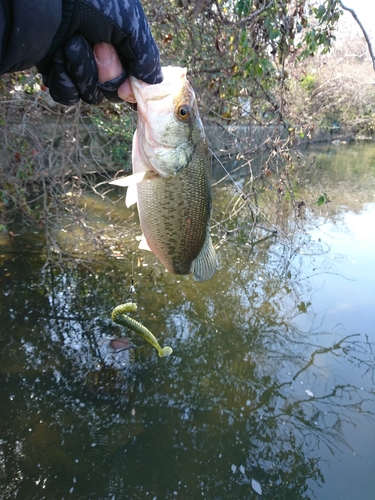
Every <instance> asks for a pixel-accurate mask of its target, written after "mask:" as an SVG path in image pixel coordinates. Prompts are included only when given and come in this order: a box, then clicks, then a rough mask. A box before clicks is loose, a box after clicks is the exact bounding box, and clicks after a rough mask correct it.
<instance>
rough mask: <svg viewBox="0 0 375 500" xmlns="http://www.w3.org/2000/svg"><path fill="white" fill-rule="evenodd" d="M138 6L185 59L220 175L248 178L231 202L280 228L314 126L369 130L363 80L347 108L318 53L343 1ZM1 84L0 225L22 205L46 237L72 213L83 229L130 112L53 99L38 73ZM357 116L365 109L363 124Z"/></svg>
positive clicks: (122, 142)
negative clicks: (87, 200)
mask: <svg viewBox="0 0 375 500" xmlns="http://www.w3.org/2000/svg"><path fill="white" fill-rule="evenodd" d="M143 5H144V7H145V10H146V13H147V16H148V19H149V21H150V24H151V28H152V31H153V34H154V37H155V39H156V41H157V43H158V45H159V47H160V51H161V58H162V64H163V65H168V64H173V65H181V66H186V67H187V68H188V74H189V77H190V79H191V81H192V83H193V86H194V88H195V89H196V91H197V96H198V100H199V107H200V110H201V114H202V116H203V119H204V121H205V127H206V131H207V136H208V139H209V142H210V146H211V149H212V150H213V153H214V155H215V156H214V158H215V161H214V166H213V168H214V169H215V168H216V167H217V166H218V165H219V164H220V166H219V169H220V171H221V174H222V175H219V177H225V175H224V174H223V170H222V167H224V168H227V169H228V170H229V171H233V170H234V171H235V172H236V174H235V175H240V176H242V177H244V178H245V180H244V182H243V186H242V188H241V192H240V196H239V195H238V194H237V199H236V200H235V201H234V205H235V206H238V205H240V206H241V207H242V208H241V210H242V212H241V213H242V219H241V220H242V222H243V223H245V224H247V223H249V220H250V223H251V224H253V225H256V224H258V223H263V224H264V223H266V224H267V225H269V226H272V227H275V226H277V224H278V214H279V213H280V210H282V205H285V204H289V206H291V207H292V209H293V210H295V213H296V214H297V215H298V216H299V215H300V214H301V207H302V206H303V204H304V201H303V200H299V199H298V168H299V166H298V158H299V157H300V156H299V154H298V147H299V144H300V141H301V140H302V139H303V140H309V139H310V138H311V134H312V132H313V130H314V128H316V126H320V127H326V128H327V129H329V130H331V129H332V128H334V127H336V124H341V123H342V122H343V121H345V120H347V121H350V120H351V121H352V122H355V123H356V126H357V130H361V131H362V130H364V128H366V130H367V132H368V133H371V131H372V130H373V128H374V123H373V121H374V120H373V118H372V117H373V106H372V103H371V102H373V101H370V100H368V99H367V98H365V96H367V95H368V92H367V90H366V92H365V93H364V94H363V96H364V97H363V99H360V98H359V94H358V93H357V95H356V98H355V99H354V98H349V99H347V96H349V95H350V88H351V86H350V84H348V85H347V90H348V94H343V95H345V99H346V101H345V102H346V106H343V104H342V103H343V99H342V98H340V97H339V96H338V94H339V92H340V91H342V85H341V82H342V80H341V81H340V82H336V87H335V80H334V79H331V80H330V84H329V85H327V84H326V83H325V80H324V75H323V73H324V71H323V70H324V64H323V62H322V61H323V59H322V57H329V55H327V53H328V52H329V51H330V50H331V48H332V45H333V42H334V41H335V37H336V33H335V29H336V26H337V23H338V21H339V20H340V16H341V13H342V11H341V9H340V4H339V1H338V0H322V1H320V2H315V3H313V2H310V1H309V0H296V1H295V0H293V1H292V0H173V1H170V0H144V1H143ZM322 54H323V55H322ZM324 54H326V55H324ZM313 61H317V63H314V62H313ZM331 84H332V85H331ZM352 89H353V91H354V87H353V86H352ZM327 90H328V91H327ZM0 94H1V100H2V103H1V106H0V123H1V125H2V130H3V134H2V141H1V143H0V149H1V154H2V162H3V165H5V166H6V168H3V169H2V171H1V173H0V229H1V230H5V229H6V230H10V228H11V222H12V220H13V219H14V215H15V213H17V214H18V216H21V222H22V224H28V223H33V224H35V223H36V224H37V225H38V226H40V227H41V228H43V229H44V230H45V231H46V234H48V235H51V234H53V229H54V228H56V227H59V223H57V221H58V220H61V218H62V217H66V215H67V214H69V216H70V217H71V218H72V220H75V221H77V223H78V224H82V231H83V233H85V234H88V227H87V217H86V215H85V214H86V211H87V209H86V207H85V206H81V205H80V194H81V192H82V191H83V190H84V189H86V188H87V187H90V188H91V189H94V190H96V187H95V186H96V184H97V183H98V182H100V181H106V180H108V179H109V178H110V177H111V176H112V173H111V172H114V171H118V170H124V171H128V170H129V168H130V165H129V151H130V148H131V137H132V134H133V130H134V126H135V117H136V115H135V113H132V112H130V111H129V109H127V108H126V107H125V106H119V105H116V104H110V103H108V102H106V103H104V104H102V105H101V107H100V108H99V107H90V106H86V105H82V104H81V105H80V106H75V107H71V108H65V107H63V106H60V105H57V104H56V103H54V102H53V101H52V100H51V98H50V97H49V95H48V91H47V89H45V87H44V86H43V85H42V83H41V81H40V79H39V77H38V75H36V74H35V73H34V72H32V71H31V72H24V73H19V74H15V75H11V76H8V77H7V78H6V79H3V80H1V81H0ZM332 95H334V96H335V98H336V96H337V99H332ZM349 104H350V105H349ZM358 116H363V117H365V119H364V120H363V122H362V123H361V124H359V123H358ZM293 152H294V153H295V154H293ZM98 177H99V178H98ZM219 185H220V183H219ZM103 189H104V191H103V193H104V194H102V193H101V195H103V196H104V195H105V193H106V191H105V188H103ZM318 195H319V194H318V193H317V196H318ZM286 202H287V203H286ZM265 207H268V209H267V211H265ZM232 208H233V207H231V206H230V204H229V205H228V210H227V212H226V213H224V214H217V215H216V221H217V224H218V225H217V227H219V228H220V227H224V226H225V224H226V222H225V223H224V221H227V219H228V214H231V212H232ZM249 217H250V219H249ZM59 218H60V219H59ZM229 219H230V216H229ZM228 222H229V225H228V227H227V229H228V228H229V229H230V228H231V223H230V220H229V221H228ZM232 229H233V228H232ZM224 232H225V231H224ZM48 237H50V236H48ZM95 238H96V236H95ZM47 239H48V238H47ZM52 240H53V241H56V240H55V239H54V238H53V237H52ZM99 240H100V238H99V239H98V241H99Z"/></svg>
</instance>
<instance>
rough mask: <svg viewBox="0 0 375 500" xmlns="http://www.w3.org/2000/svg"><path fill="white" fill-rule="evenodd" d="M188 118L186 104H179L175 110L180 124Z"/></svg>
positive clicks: (188, 108)
mask: <svg viewBox="0 0 375 500" xmlns="http://www.w3.org/2000/svg"><path fill="white" fill-rule="evenodd" d="M189 118H190V106H188V105H187V104H181V106H179V107H178V108H177V119H178V120H180V121H182V122H187V121H188V120H189Z"/></svg>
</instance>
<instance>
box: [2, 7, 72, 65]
mask: <svg viewBox="0 0 375 500" xmlns="http://www.w3.org/2000/svg"><path fill="white" fill-rule="evenodd" d="M63 14H64V12H63V8H62V0H0V74H3V73H10V72H12V71H21V70H23V69H27V68H31V67H32V66H35V65H36V63H38V62H39V61H40V60H41V59H43V57H44V56H45V55H46V54H47V53H48V51H49V50H50V48H51V45H52V41H53V39H54V37H55V35H56V34H57V32H58V30H59V28H60V27H61V24H62V20H63V17H64V15H63Z"/></svg>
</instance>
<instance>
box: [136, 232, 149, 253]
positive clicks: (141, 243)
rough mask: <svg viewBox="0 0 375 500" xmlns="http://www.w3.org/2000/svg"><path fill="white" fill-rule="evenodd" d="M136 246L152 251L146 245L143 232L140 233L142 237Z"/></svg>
mask: <svg viewBox="0 0 375 500" xmlns="http://www.w3.org/2000/svg"><path fill="white" fill-rule="evenodd" d="M138 248H139V249H140V250H148V251H149V252H151V251H152V250H151V248H150V247H149V246H148V243H147V241H146V238H145V236H144V234H142V238H141V241H140V242H139V245H138Z"/></svg>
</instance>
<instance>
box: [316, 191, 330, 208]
mask: <svg viewBox="0 0 375 500" xmlns="http://www.w3.org/2000/svg"><path fill="white" fill-rule="evenodd" d="M328 202H329V199H328V196H327V193H323V194H321V195H320V196H319V198H318V199H317V200H316V202H315V203H316V204H317V205H318V207H320V206H322V205H324V204H325V203H328Z"/></svg>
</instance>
